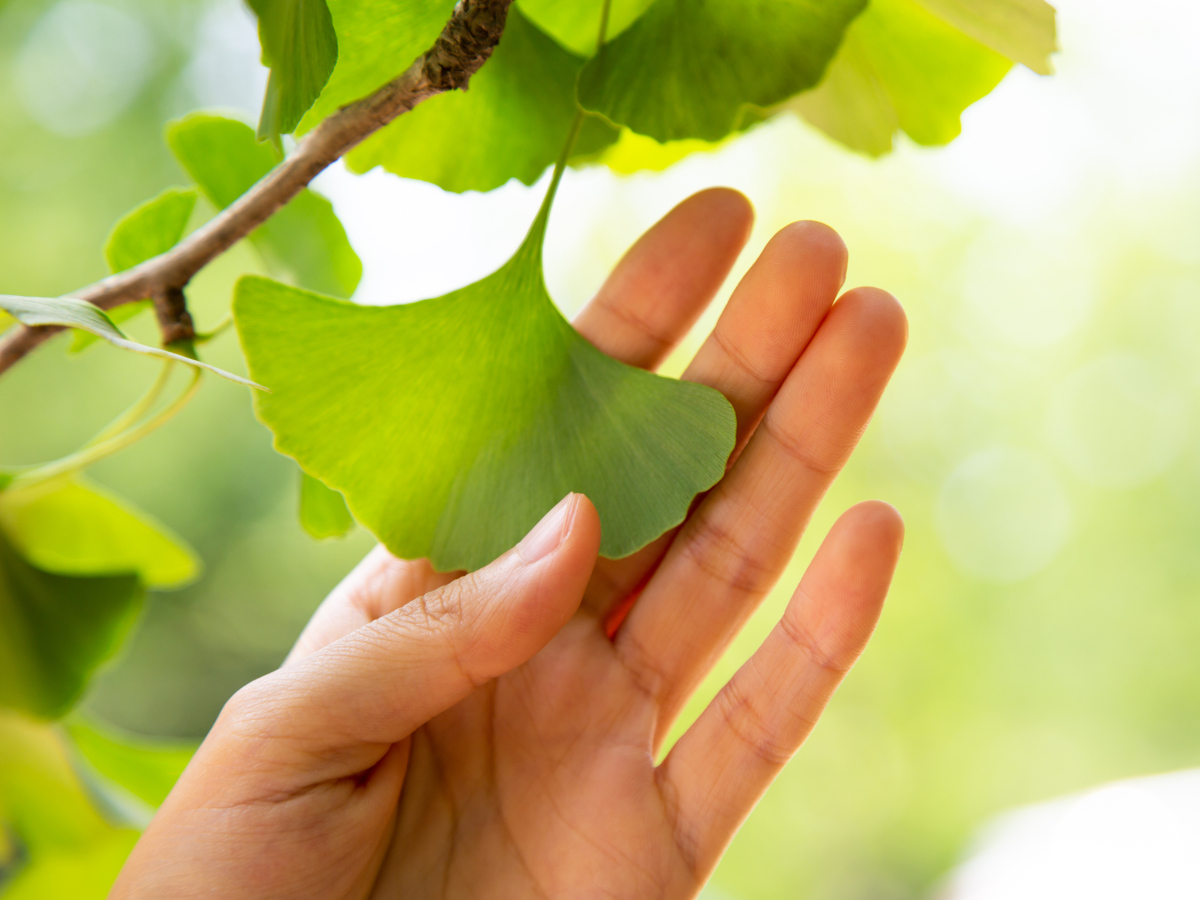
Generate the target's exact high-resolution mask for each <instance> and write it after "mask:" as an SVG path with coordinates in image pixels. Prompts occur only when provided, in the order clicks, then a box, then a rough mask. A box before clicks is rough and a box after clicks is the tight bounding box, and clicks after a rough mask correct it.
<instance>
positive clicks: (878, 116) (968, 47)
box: [785, 0, 1053, 156]
mask: <svg viewBox="0 0 1200 900" xmlns="http://www.w3.org/2000/svg"><path fill="white" fill-rule="evenodd" d="M983 2H985V0H980V3H981V4H982V3H983ZM995 2H1003V0H995ZM926 5H927V4H926V3H925V2H924V0H871V5H870V6H869V7H868V8H867V11H866V12H864V13H863V14H862V15H861V16H859V17H858V19H856V20H855V21H854V22H853V24H851V26H850V28H849V29H847V31H846V39H845V41H844V42H843V44H842V48H841V50H840V51H839V52H838V55H837V57H836V58H835V59H834V61H833V64H832V65H831V66H830V67H829V73H828V75H827V76H826V78H825V80H824V81H823V82H822V83H821V84H820V86H818V87H817V88H816V89H815V90H812V91H808V92H807V93H804V94H801V95H800V96H798V97H796V98H794V99H792V100H790V101H789V102H788V103H787V104H785V107H786V108H789V109H792V110H793V111H795V112H797V113H799V114H800V115H802V116H803V117H804V118H805V119H807V120H808V121H809V122H811V123H812V124H814V125H816V126H817V127H818V128H820V129H821V130H822V131H824V132H826V133H827V134H829V135H830V137H833V138H834V139H836V140H838V141H840V142H841V143H843V144H845V145H846V146H847V147H850V148H851V149H853V150H858V151H860V152H862V153H866V154H868V155H870V156H880V155H882V154H884V153H888V152H889V151H890V150H891V149H892V137H893V135H894V134H895V132H896V131H898V130H903V131H904V132H905V133H907V134H908V136H909V137H911V138H912V139H913V140H914V141H916V142H917V143H918V144H925V145H932V146H936V145H940V144H946V143H949V142H950V141H952V140H953V139H954V138H955V137H957V136H958V134H959V132H960V131H961V129H962V126H961V123H960V116H961V115H962V111H963V110H964V109H966V108H967V107H968V106H970V105H971V104H972V103H974V102H975V101H976V100H978V99H980V98H981V97H983V96H985V95H986V94H987V93H989V92H990V91H991V90H992V88H994V87H995V86H996V85H997V84H999V82H1000V79H1002V78H1003V77H1004V75H1005V73H1007V72H1008V70H1009V68H1011V66H1012V63H1011V61H1010V60H1009V59H1007V58H1006V57H1004V56H1001V55H1000V54H999V53H997V52H996V51H995V50H992V49H989V48H988V47H986V46H984V45H983V44H982V43H980V42H978V41H976V40H975V39H973V38H971V37H968V36H967V35H965V34H963V33H962V32H961V31H959V30H958V29H957V28H955V27H953V26H952V25H950V24H948V23H947V22H946V21H944V20H943V19H941V18H939V17H938V16H935V15H934V14H933V13H931V12H929V10H928V9H926ZM1051 24H1053V20H1051Z"/></svg>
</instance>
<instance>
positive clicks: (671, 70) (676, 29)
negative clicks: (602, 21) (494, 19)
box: [579, 0, 866, 141]
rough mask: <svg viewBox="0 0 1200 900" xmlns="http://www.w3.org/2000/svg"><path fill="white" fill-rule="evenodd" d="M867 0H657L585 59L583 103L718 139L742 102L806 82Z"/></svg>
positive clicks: (647, 128) (639, 123) (669, 130)
mask: <svg viewBox="0 0 1200 900" xmlns="http://www.w3.org/2000/svg"><path fill="white" fill-rule="evenodd" d="M865 5H866V0H824V2H821V3H811V2H807V0H707V2H705V3H695V2H693V0H655V2H654V3H653V4H652V5H651V6H650V7H649V8H648V9H647V10H646V11H645V13H643V14H642V16H641V18H639V19H638V20H637V21H636V22H634V23H633V24H632V25H631V26H630V27H629V28H628V29H627V30H626V31H625V32H624V33H623V34H621V35H619V36H617V37H616V38H615V39H614V40H613V41H611V42H610V43H607V44H605V45H604V47H603V48H602V49H601V50H600V52H599V53H597V54H596V55H595V56H594V57H593V58H592V59H591V60H590V61H589V62H588V63H587V65H586V66H584V69H583V72H582V74H581V75H580V80H579V100H580V102H581V103H582V104H583V106H584V108H585V109H588V110H592V111H595V112H598V113H601V114H602V115H604V116H605V117H606V118H607V119H608V120H609V121H610V122H612V123H614V124H617V125H625V126H628V127H629V128H630V129H632V130H633V131H636V132H637V133H639V134H645V135H649V136H650V137H653V138H655V139H656V140H659V141H668V140H679V139H682V138H702V139H704V140H708V141H716V140H720V139H721V138H723V137H725V136H726V135H727V134H729V133H730V132H732V131H734V130H735V129H736V128H737V127H738V124H739V121H740V118H741V115H742V113H743V111H744V109H745V107H746V105H747V104H755V105H757V106H762V107H767V106H773V105H775V104H776V103H780V102H782V101H783V100H785V99H787V98H788V97H791V96H792V95H794V94H797V93H799V92H800V91H803V90H807V89H808V88H811V87H813V86H814V85H815V84H816V83H817V82H818V81H820V80H821V76H822V75H823V74H824V72H825V67H826V66H827V65H828V63H829V61H830V60H831V59H832V58H833V55H834V53H835V52H836V51H837V48H838V44H839V43H840V42H841V39H842V33H843V32H844V31H845V30H846V26H847V25H848V24H849V23H850V21H851V20H852V19H853V18H854V17H855V16H856V15H858V13H859V12H861V11H862V9H863V7H864V6H865Z"/></svg>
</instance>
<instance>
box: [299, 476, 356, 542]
mask: <svg viewBox="0 0 1200 900" xmlns="http://www.w3.org/2000/svg"><path fill="white" fill-rule="evenodd" d="M300 524H301V525H302V526H304V530H305V531H307V532H308V533H309V534H310V535H312V536H313V537H315V538H316V539H317V540H323V539H324V538H331V537H345V536H346V535H347V534H349V533H350V530H351V529H352V528H354V517H353V516H351V515H350V510H348V509H347V508H346V498H344V497H343V496H342V495H341V494H339V493H338V492H337V491H335V490H332V489H331V488H327V487H325V485H324V484H322V483H321V482H320V481H317V479H315V478H313V477H312V476H311V475H309V474H308V473H307V472H305V471H303V470H301V472H300Z"/></svg>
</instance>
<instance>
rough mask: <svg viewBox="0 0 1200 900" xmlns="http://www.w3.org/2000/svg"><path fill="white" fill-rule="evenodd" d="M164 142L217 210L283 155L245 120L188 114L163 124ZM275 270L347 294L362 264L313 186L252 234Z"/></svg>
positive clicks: (313, 287)
mask: <svg viewBox="0 0 1200 900" xmlns="http://www.w3.org/2000/svg"><path fill="white" fill-rule="evenodd" d="M166 134H167V144H168V145H169V146H170V148H171V150H172V152H174V154H175V156H176V158H177V159H178V160H179V163H180V165H182V166H183V168H184V169H185V170H186V171H187V173H188V175H190V176H191V177H192V178H193V179H194V180H195V182H196V183H197V184H198V185H199V186H200V189H201V190H202V191H203V192H204V194H205V196H207V197H208V199H209V200H211V201H212V202H213V204H214V205H215V206H216V207H217V208H218V209H224V208H225V207H227V206H228V205H229V204H231V203H233V201H235V200H237V198H238V197H240V196H241V195H242V194H244V193H245V192H246V191H248V190H249V189H250V188H251V187H253V185H254V184H255V183H256V182H257V181H259V180H260V179H261V178H262V177H263V176H264V175H266V174H267V173H268V172H270V171H271V169H273V168H274V167H275V166H276V165H277V164H278V163H279V161H280V159H281V157H280V156H279V154H278V153H277V152H276V151H275V149H274V148H272V147H271V146H270V145H268V144H260V143H259V142H258V141H257V140H256V139H255V137H254V131H253V129H251V128H250V126H249V125H247V124H246V123H244V122H239V121H237V120H236V119H227V118H225V117H223V116H217V115H212V114H211V113H193V114H192V115H189V116H185V117H184V118H182V119H179V120H177V121H175V122H171V123H170V124H169V125H168V126H167V132H166ZM250 241H251V243H252V244H253V245H254V246H255V247H256V248H257V249H258V251H259V252H260V253H261V254H262V255H263V258H264V259H265V260H266V262H267V265H268V266H269V267H270V269H271V271H272V272H273V273H275V274H276V276H277V277H280V278H286V279H288V280H290V281H292V282H294V283H296V284H299V285H302V286H304V287H307V288H310V289H311V290H314V291H321V292H322V293H326V294H332V295H334V296H336V297H349V296H350V295H351V294H353V293H354V289H355V288H356V287H357V286H358V281H359V279H360V278H361V277H362V263H361V262H360V261H359V259H358V255H357V254H355V252H354V249H353V248H352V247H351V246H350V241H349V240H348V239H347V238H346V230H345V229H344V228H342V223H341V222H339V221H338V218H337V215H336V214H335V213H334V211H333V204H331V203H330V202H329V201H328V200H326V199H325V198H324V197H322V196H320V195H319V194H316V193H314V192H312V191H310V190H304V191H301V192H300V193H299V194H298V195H297V196H296V197H294V198H293V199H292V201H291V202H290V203H288V205H287V206H285V207H284V208H283V209H281V210H279V211H278V212H277V213H275V215H273V216H272V217H271V218H270V219H269V220H268V221H267V222H266V223H264V224H263V225H260V226H259V227H258V228H257V229H255V230H254V231H253V232H252V233H251V234H250Z"/></svg>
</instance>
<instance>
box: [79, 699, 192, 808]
mask: <svg viewBox="0 0 1200 900" xmlns="http://www.w3.org/2000/svg"><path fill="white" fill-rule="evenodd" d="M65 727H66V730H67V734H69V735H70V737H71V742H72V743H73V744H74V747H75V749H76V750H78V751H79V753H80V754H81V755H82V756H83V758H84V759H86V760H87V762H88V764H89V765H91V766H92V767H93V768H95V770H96V771H97V772H98V773H99V774H100V775H102V776H104V777H105V778H107V779H109V780H110V781H112V782H113V783H114V784H116V785H118V786H119V787H121V788H124V789H125V790H127V791H129V792H130V793H131V794H133V795H134V796H135V797H137V798H138V799H139V800H141V801H143V802H144V803H146V804H148V805H149V806H151V807H155V808H157V807H159V806H161V805H162V802H163V801H164V800H166V799H167V794H169V793H170V792H171V788H173V787H174V786H175V782H176V781H178V780H179V776H180V775H182V774H183V770H184V769H185V768H187V764H188V762H189V761H190V760H191V758H192V756H193V755H194V754H195V752H196V748H197V747H198V744H196V743H193V742H189V741H175V740H163V739H161V738H147V737H142V736H139V735H134V734H128V733H125V732H121V731H119V730H118V729H116V728H114V727H112V726H111V725H104V726H100V725H98V724H95V723H91V722H87V721H85V720H83V719H81V718H79V717H78V716H77V715H72V716H71V717H70V718H69V719H68V720H67V722H66V723H65Z"/></svg>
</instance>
